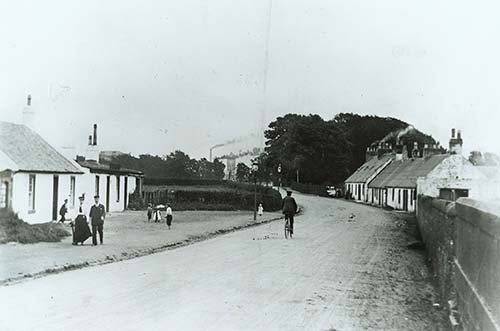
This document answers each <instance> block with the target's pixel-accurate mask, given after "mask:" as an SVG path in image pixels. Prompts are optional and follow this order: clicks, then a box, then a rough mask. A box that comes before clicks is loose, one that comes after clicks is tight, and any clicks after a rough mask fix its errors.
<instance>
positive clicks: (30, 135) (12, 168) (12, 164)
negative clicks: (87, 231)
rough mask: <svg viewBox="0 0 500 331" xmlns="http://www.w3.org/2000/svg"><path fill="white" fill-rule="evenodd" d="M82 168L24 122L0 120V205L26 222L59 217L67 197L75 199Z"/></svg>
mask: <svg viewBox="0 0 500 331" xmlns="http://www.w3.org/2000/svg"><path fill="white" fill-rule="evenodd" d="M82 177H83V171H82V169H81V168H80V167H78V166H77V165H76V164H74V163H73V162H71V161H70V160H68V159H66V158H65V157H64V156H63V155H61V154H60V153H59V152H58V151H56V149H54V148H53V147H52V146H50V145H49V144H48V143H47V142H46V141H45V140H44V139H43V138H42V137H40V136H39V135H38V134H37V133H35V132H34V131H33V130H31V129H30V128H29V127H27V126H26V125H21V124H13V123H8V122H0V182H1V183H0V208H9V209H12V210H13V211H14V212H16V213H17V214H18V215H19V217H20V218H22V219H23V220H24V221H26V222H28V223H44V222H49V221H51V220H56V219H57V218H58V216H59V215H58V211H59V207H60V206H61V205H62V203H63V201H64V199H68V207H69V209H70V210H71V209H73V208H74V207H75V205H76V204H77V202H76V187H78V185H80V184H81V180H82Z"/></svg>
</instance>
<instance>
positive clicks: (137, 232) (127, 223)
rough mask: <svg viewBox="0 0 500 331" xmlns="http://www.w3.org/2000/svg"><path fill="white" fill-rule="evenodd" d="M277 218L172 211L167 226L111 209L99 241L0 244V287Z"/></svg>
mask: <svg viewBox="0 0 500 331" xmlns="http://www.w3.org/2000/svg"><path fill="white" fill-rule="evenodd" d="M281 216H282V215H281V214H280V213H264V215H263V216H262V217H260V216H259V217H258V219H257V221H256V222H254V221H253V214H252V212H248V211H242V212H234V211H228V212H225V211H221V212H218V211H177V212H175V215H174V221H173V224H172V229H171V230H168V228H167V226H166V224H165V221H163V223H153V222H150V223H148V222H147V217H146V212H145V211H140V212H137V211H128V212H123V213H112V214H110V215H108V217H107V218H106V221H105V225H104V245H98V246H92V238H89V239H87V241H86V242H85V244H84V245H83V246H80V245H78V246H72V245H71V243H72V239H71V237H68V238H66V239H64V240H62V241H61V242H58V243H37V244H19V243H9V244H5V245H0V285H5V284H8V283H12V282H18V281H22V280H26V279H29V278H32V277H41V276H45V275H47V274H51V273H57V272H61V271H67V270H71V269H79V268H82V267H88V266H93V265H98V264H105V263H112V262H116V261H121V260H127V259H130V258H135V257H139V256H143V255H147V254H151V253H155V252H159V251H163V250H166V249H172V248H176V247H179V246H183V245H187V244H190V243H192V242H196V241H199V240H203V239H206V238H209V237H211V236H213V235H217V234H220V233H223V232H227V231H233V230H235V229H239V228H244V227H247V226H252V225H255V224H260V223H262V222H267V221H269V220H272V219H276V218H278V217H281ZM67 227H68V231H69V232H71V228H70V226H69V224H67Z"/></svg>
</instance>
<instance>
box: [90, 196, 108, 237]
mask: <svg viewBox="0 0 500 331" xmlns="http://www.w3.org/2000/svg"><path fill="white" fill-rule="evenodd" d="M94 202H95V204H94V205H93V206H92V208H90V214H89V216H90V222H91V224H92V243H93V244H94V246H95V245H97V232H99V239H100V241H101V245H102V243H103V239H104V233H103V228H104V218H105V217H106V209H105V208H104V206H103V205H102V204H101V203H99V196H98V195H96V196H94Z"/></svg>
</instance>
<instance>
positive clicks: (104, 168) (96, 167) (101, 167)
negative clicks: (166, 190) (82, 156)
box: [76, 160, 143, 176]
mask: <svg viewBox="0 0 500 331" xmlns="http://www.w3.org/2000/svg"><path fill="white" fill-rule="evenodd" d="M76 162H77V163H78V164H79V165H80V166H82V167H84V168H87V169H89V170H90V172H92V173H104V174H112V175H136V176H142V175H143V173H142V172H141V171H139V170H133V169H127V168H122V167H120V166H119V165H114V164H108V163H98V162H97V161H94V160H77V161H76Z"/></svg>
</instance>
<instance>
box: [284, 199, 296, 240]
mask: <svg viewBox="0 0 500 331" xmlns="http://www.w3.org/2000/svg"><path fill="white" fill-rule="evenodd" d="M281 209H282V210H283V214H285V220H290V236H292V235H293V217H294V216H295V213H297V202H295V199H294V198H292V191H289V190H288V191H286V197H285V198H284V199H283V202H282V204H281Z"/></svg>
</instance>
